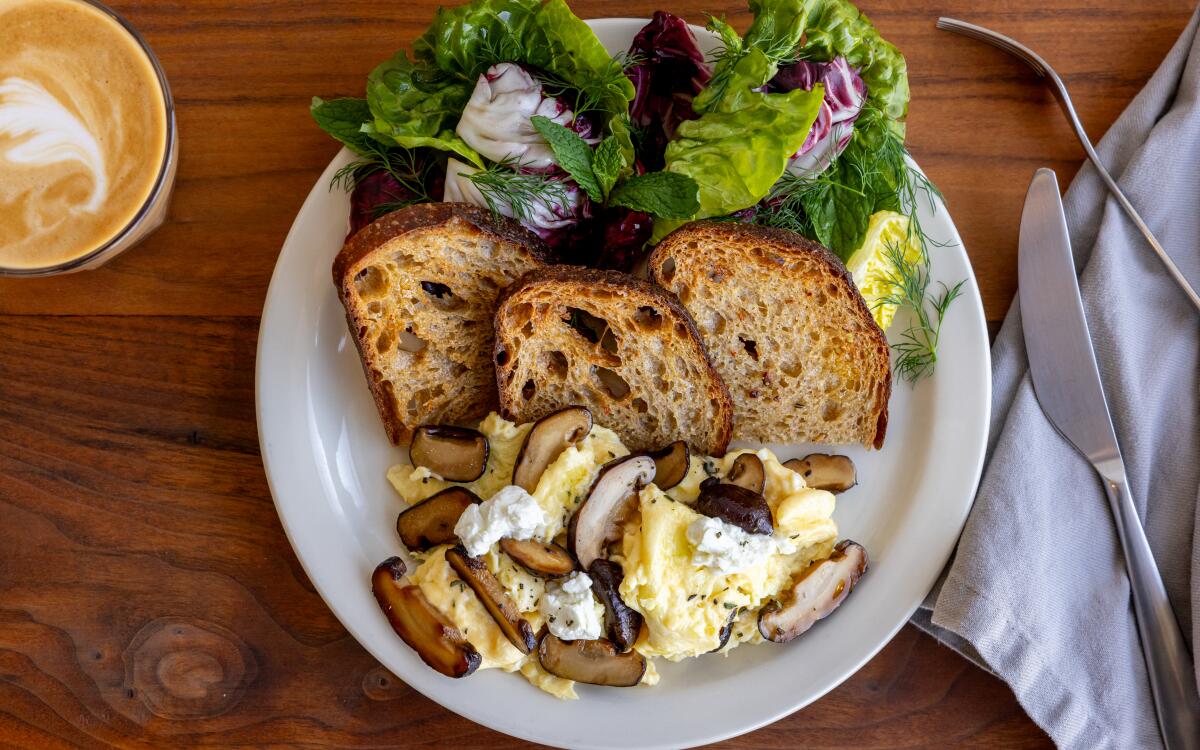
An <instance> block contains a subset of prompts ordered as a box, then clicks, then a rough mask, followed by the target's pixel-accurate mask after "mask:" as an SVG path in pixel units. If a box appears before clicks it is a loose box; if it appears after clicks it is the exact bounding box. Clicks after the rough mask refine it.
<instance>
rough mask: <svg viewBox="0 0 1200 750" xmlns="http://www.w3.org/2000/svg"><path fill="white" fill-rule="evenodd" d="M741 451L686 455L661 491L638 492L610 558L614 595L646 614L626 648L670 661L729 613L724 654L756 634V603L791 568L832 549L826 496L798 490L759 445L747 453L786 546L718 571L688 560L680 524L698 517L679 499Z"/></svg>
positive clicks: (711, 645)
mask: <svg viewBox="0 0 1200 750" xmlns="http://www.w3.org/2000/svg"><path fill="white" fill-rule="evenodd" d="M749 452H752V451H733V452H730V453H728V454H726V455H725V456H724V457H723V458H721V459H712V458H695V457H693V459H692V465H691V467H690V470H689V472H688V474H687V476H686V477H685V478H684V480H683V481H682V482H680V483H679V484H678V485H676V486H675V487H673V488H671V490H669V491H668V492H667V493H664V492H663V491H662V490H660V489H658V488H657V487H655V486H653V485H651V486H649V487H647V488H645V489H644V490H643V491H642V493H641V496H640V497H639V507H640V509H641V518H640V520H639V521H638V522H636V524H630V527H629V528H628V529H627V530H626V533H625V538H624V540H623V544H622V558H623V559H621V560H619V561H620V562H621V563H622V566H623V567H624V569H625V580H624V581H623V582H622V584H621V598H622V599H623V600H624V601H625V603H626V604H628V605H629V606H631V607H633V608H634V609H636V610H638V611H639V612H641V613H642V615H643V616H644V617H645V618H646V625H647V627H646V629H645V630H644V631H643V635H642V638H641V639H639V641H638V643H637V644H636V645H635V646H634V648H636V649H637V650H638V651H640V652H641V653H643V654H645V655H646V656H662V657H665V658H667V659H670V660H671V661H679V660H680V659H684V658H686V657H689V656H699V655H701V654H705V653H708V652H711V651H713V650H715V649H717V648H718V646H719V645H720V642H721V630H722V629H723V628H724V627H725V626H726V624H727V623H729V622H730V621H731V619H732V621H733V632H732V633H731V635H730V639H729V643H728V645H727V646H726V647H725V649H724V650H725V652H728V651H729V649H732V648H734V647H735V646H737V645H738V644H739V643H745V642H758V641H760V640H762V637H761V636H760V635H759V633H758V627H757V618H758V610H759V609H760V608H762V606H763V605H765V604H767V603H768V602H770V601H771V599H772V598H773V597H775V596H776V595H777V594H779V592H780V591H782V590H783V589H784V588H785V587H786V586H787V584H788V582H789V581H790V580H791V579H792V577H793V576H794V575H795V574H796V573H798V572H800V571H802V570H804V568H806V567H807V566H808V565H809V564H810V563H811V562H812V561H813V560H817V559H820V558H822V557H827V556H828V555H829V553H830V552H831V551H832V549H833V543H834V541H835V539H836V537H837V526H836V524H834V522H833V519H832V515H833V508H834V498H833V495H832V494H830V493H828V492H825V491H823V490H814V489H809V488H807V487H805V485H804V480H803V478H801V476H800V475H799V474H797V473H796V472H794V471H792V470H790V469H787V468H785V467H784V466H783V465H782V464H781V463H779V460H778V459H777V458H776V457H775V455H774V454H773V453H771V452H770V451H768V450H765V449H764V450H759V451H756V452H754V453H756V455H757V456H758V457H759V459H760V460H762V463H763V468H764V469H765V472H766V486H765V487H764V492H763V494H764V496H765V497H766V499H767V504H768V505H769V506H770V507H771V511H772V515H773V516H774V522H775V532H776V534H779V535H784V536H786V537H787V538H788V539H789V540H791V541H792V543H794V544H795V546H796V548H797V550H796V552H794V553H792V554H790V555H785V554H774V555H770V556H768V557H766V558H765V559H764V560H762V561H761V562H759V563H758V564H756V565H754V566H752V567H750V568H747V569H746V570H743V571H740V572H738V573H733V574H728V575H726V574H722V573H719V572H717V571H713V570H710V569H708V568H703V567H700V566H697V565H695V564H693V562H692V544H691V542H690V541H689V540H688V537H687V529H688V526H689V525H691V523H692V522H693V521H695V520H696V519H697V518H700V514H698V513H697V512H696V511H694V510H692V509H691V507H689V505H688V504H687V503H691V502H694V501H695V499H696V496H697V495H699V492H700V482H701V481H703V480H704V479H706V478H707V477H708V476H713V475H720V476H724V475H725V474H726V473H727V472H728V471H729V469H730V467H731V466H732V465H733V461H734V459H736V458H737V457H738V456H739V455H741V454H742V453H749Z"/></svg>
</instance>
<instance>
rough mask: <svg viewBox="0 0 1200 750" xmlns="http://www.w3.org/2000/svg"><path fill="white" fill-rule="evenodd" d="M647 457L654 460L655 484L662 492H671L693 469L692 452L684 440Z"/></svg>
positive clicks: (677, 441)
mask: <svg viewBox="0 0 1200 750" xmlns="http://www.w3.org/2000/svg"><path fill="white" fill-rule="evenodd" d="M647 455H649V456H650V458H653V459H654V483H655V484H656V485H658V488H659V489H660V490H669V489H671V488H672V487H674V486H675V485H677V484H679V483H680V482H682V481H683V478H684V477H686V476H687V473H688V470H689V469H691V468H692V452H691V451H690V450H688V444H687V443H685V442H683V441H682V440H676V441H675V442H674V443H671V444H670V445H668V446H667V447H666V448H663V449H662V450H657V451H654V452H653V453H650V454H647Z"/></svg>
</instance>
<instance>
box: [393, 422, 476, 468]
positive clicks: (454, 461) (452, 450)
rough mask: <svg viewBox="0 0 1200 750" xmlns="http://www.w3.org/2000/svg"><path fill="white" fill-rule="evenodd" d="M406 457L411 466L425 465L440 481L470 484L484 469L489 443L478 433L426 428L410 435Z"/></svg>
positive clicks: (455, 428) (459, 429)
mask: <svg viewBox="0 0 1200 750" xmlns="http://www.w3.org/2000/svg"><path fill="white" fill-rule="evenodd" d="M408 455H409V458H411V459H412V462H413V465H414V466H424V467H425V468H426V469H429V470H430V471H432V472H433V473H434V474H437V475H438V476H439V477H441V478H442V479H447V480H449V481H451V482H473V481H475V480H476V479H478V478H479V477H481V476H483V471H484V469H486V468H487V462H488V441H487V438H486V437H484V436H483V433H481V432H479V431H478V430H469V429H467V428H466V427H453V426H451V425H425V426H423V427H418V428H417V431H416V432H415V433H413V439H412V445H411V446H409V449H408Z"/></svg>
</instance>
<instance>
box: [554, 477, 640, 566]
mask: <svg viewBox="0 0 1200 750" xmlns="http://www.w3.org/2000/svg"><path fill="white" fill-rule="evenodd" d="M653 480H654V459H652V458H650V457H649V456H646V455H634V456H625V457H623V458H618V459H616V460H615V461H609V462H608V463H606V464H605V465H604V466H603V467H602V468H601V469H600V474H599V476H597V477H596V481H595V482H593V483H592V489H591V491H589V492H588V496H587V499H585V500H584V501H583V502H582V503H580V504H579V507H578V508H577V509H576V510H575V515H573V516H571V523H570V525H569V526H568V527H567V546H568V547H569V548H570V550H571V554H573V555H575V559H576V560H578V561H579V567H581V568H583V569H584V570H587V569H588V568H589V567H590V566H591V564H592V561H593V560H595V559H597V558H600V557H605V555H606V552H607V548H608V545H609V543H611V542H615V541H617V540H618V539H620V538H621V526H622V524H623V523H624V522H625V519H627V518H628V517H629V515H630V514H631V513H633V511H634V509H636V508H637V493H638V491H639V490H641V489H642V488H643V487H645V486H646V485H647V484H649V483H650V482H651V481H653Z"/></svg>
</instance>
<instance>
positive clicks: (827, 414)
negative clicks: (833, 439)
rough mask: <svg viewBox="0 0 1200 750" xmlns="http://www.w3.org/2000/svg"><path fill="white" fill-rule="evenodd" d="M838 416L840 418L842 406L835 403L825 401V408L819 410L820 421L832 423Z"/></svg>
mask: <svg viewBox="0 0 1200 750" xmlns="http://www.w3.org/2000/svg"><path fill="white" fill-rule="evenodd" d="M840 416H842V405H841V404H839V403H838V402H836V401H826V402H825V406H824V407H822V409H821V419H823V420H825V421H826V422H833V421H835V420H836V419H837V418H838V417H840Z"/></svg>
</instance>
